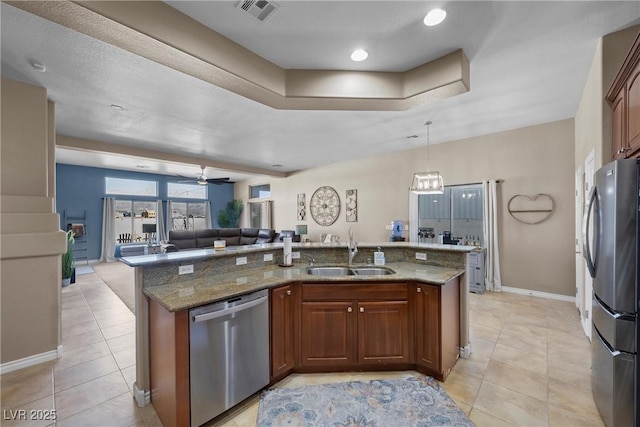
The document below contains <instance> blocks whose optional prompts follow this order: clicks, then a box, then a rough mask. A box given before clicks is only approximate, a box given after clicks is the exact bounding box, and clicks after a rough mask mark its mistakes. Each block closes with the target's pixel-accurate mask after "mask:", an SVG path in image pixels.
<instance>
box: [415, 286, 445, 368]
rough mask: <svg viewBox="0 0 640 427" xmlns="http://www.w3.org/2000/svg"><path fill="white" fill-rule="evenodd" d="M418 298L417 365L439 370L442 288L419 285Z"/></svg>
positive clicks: (416, 289) (417, 287) (416, 316)
mask: <svg viewBox="0 0 640 427" xmlns="http://www.w3.org/2000/svg"><path fill="white" fill-rule="evenodd" d="M415 298H416V314H415V321H416V363H418V364H419V365H420V366H423V367H425V368H428V369H433V370H436V371H437V370H439V366H440V351H439V348H438V344H439V343H440V309H439V306H440V303H439V301H440V287H439V286H433V285H425V284H418V285H416V287H415Z"/></svg>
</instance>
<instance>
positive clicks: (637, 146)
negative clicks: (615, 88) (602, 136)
mask: <svg viewBox="0 0 640 427" xmlns="http://www.w3.org/2000/svg"><path fill="white" fill-rule="evenodd" d="M625 119H626V123H627V148H629V150H628V152H627V153H625V155H626V157H637V156H638V152H639V151H640V63H638V65H636V67H635V68H634V70H633V71H632V72H631V75H630V76H629V81H628V82H627V117H626V118H625Z"/></svg>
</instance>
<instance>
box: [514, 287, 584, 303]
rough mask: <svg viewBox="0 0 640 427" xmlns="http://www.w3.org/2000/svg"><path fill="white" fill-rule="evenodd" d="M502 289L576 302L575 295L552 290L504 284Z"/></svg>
mask: <svg viewBox="0 0 640 427" xmlns="http://www.w3.org/2000/svg"><path fill="white" fill-rule="evenodd" d="M502 291H503V292H510V293H512V294H520V295H528V296H532V297H538V298H547V299H554V300H558V301H566V302H572V303H574V304H575V302H576V297H575V296H573V297H570V296H568V295H560V294H552V293H551V292H542V291H533V290H531V289H522V288H512V287H511V286H503V287H502Z"/></svg>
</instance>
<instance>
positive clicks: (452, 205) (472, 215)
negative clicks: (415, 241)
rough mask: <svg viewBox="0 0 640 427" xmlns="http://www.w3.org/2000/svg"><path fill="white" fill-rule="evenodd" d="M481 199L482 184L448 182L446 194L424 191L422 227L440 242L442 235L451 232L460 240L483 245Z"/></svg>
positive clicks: (425, 233)
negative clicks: (449, 184)
mask: <svg viewBox="0 0 640 427" xmlns="http://www.w3.org/2000/svg"><path fill="white" fill-rule="evenodd" d="M482 199H483V192H482V185H480V184H471V185H457V186H445V188H444V194H434V195H432V194H421V195H420V196H418V211H419V215H418V227H419V230H420V231H421V232H422V235H424V236H431V235H433V236H435V237H434V238H433V242H434V243H439V241H440V240H439V236H440V235H443V234H444V233H445V232H451V239H452V240H458V241H459V243H458V244H461V245H464V244H467V245H472V244H474V243H476V244H478V245H482V244H483V241H484V236H483V231H482V205H483V201H482ZM421 241H422V240H421ZM426 241H427V242H429V241H431V240H430V239H429V238H427V240H426Z"/></svg>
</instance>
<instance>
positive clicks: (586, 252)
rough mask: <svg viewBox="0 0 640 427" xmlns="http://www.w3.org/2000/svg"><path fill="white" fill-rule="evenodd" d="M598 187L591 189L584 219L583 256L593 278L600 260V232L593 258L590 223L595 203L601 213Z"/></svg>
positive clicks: (596, 237) (596, 233) (596, 221)
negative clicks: (590, 243)
mask: <svg viewBox="0 0 640 427" xmlns="http://www.w3.org/2000/svg"><path fill="white" fill-rule="evenodd" d="M596 189H597V187H596V186H595V185H594V186H593V188H592V189H591V193H590V194H589V204H588V205H587V209H586V210H585V211H584V218H583V220H582V254H583V256H584V260H585V261H586V263H587V268H588V269H589V275H590V276H591V277H594V278H595V277H596V260H597V259H598V246H599V244H598V243H599V241H598V240H599V239H598V234H599V233H598V232H597V231H596V232H595V233H594V234H595V239H596V240H595V254H594V256H593V257H592V256H591V245H589V222H590V221H591V212H592V210H593V207H594V203H595V205H596V211H599V208H600V206H599V203H598V195H597V191H596ZM598 216H599V212H596V218H595V220H594V226H596V227H597V226H598V222H599V221H598V218H597V217H598Z"/></svg>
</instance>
